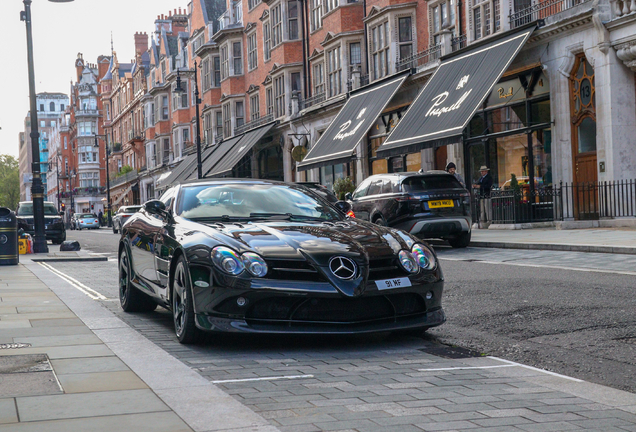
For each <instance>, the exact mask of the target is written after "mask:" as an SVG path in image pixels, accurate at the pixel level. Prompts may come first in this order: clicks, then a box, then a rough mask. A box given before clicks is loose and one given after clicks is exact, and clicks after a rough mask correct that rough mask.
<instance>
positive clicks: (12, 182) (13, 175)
mask: <svg viewBox="0 0 636 432" xmlns="http://www.w3.org/2000/svg"><path fill="white" fill-rule="evenodd" d="M18 171H19V170H18V160H17V159H16V158H15V157H13V156H11V155H0V207H9V208H10V209H12V210H15V209H16V207H18V202H19V201H20V174H19V172H18Z"/></svg>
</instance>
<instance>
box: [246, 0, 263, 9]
mask: <svg viewBox="0 0 636 432" xmlns="http://www.w3.org/2000/svg"><path fill="white" fill-rule="evenodd" d="M259 4H261V0H247V8H248V9H249V10H252V9H254V8H255V7H256V6H258V5H259Z"/></svg>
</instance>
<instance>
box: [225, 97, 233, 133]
mask: <svg viewBox="0 0 636 432" xmlns="http://www.w3.org/2000/svg"><path fill="white" fill-rule="evenodd" d="M223 136H224V137H225V138H229V137H231V136H232V116H231V114H230V104H229V103H228V104H225V105H223Z"/></svg>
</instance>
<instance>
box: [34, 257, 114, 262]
mask: <svg viewBox="0 0 636 432" xmlns="http://www.w3.org/2000/svg"><path fill="white" fill-rule="evenodd" d="M31 261H33V262H65V261H108V257H105V256H100V257H68V258H65V257H55V258H44V257H42V258H31Z"/></svg>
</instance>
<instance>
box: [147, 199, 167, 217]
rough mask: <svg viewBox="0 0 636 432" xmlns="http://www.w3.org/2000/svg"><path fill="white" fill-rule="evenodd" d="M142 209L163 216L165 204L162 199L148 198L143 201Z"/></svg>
mask: <svg viewBox="0 0 636 432" xmlns="http://www.w3.org/2000/svg"><path fill="white" fill-rule="evenodd" d="M144 209H145V210H146V211H147V212H148V213H150V214H153V215H159V216H164V215H165V214H166V205H165V204H164V203H163V201H159V200H150V201H146V202H145V203H144Z"/></svg>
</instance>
